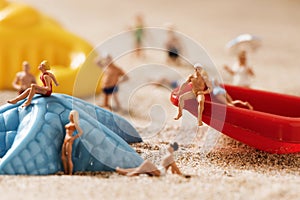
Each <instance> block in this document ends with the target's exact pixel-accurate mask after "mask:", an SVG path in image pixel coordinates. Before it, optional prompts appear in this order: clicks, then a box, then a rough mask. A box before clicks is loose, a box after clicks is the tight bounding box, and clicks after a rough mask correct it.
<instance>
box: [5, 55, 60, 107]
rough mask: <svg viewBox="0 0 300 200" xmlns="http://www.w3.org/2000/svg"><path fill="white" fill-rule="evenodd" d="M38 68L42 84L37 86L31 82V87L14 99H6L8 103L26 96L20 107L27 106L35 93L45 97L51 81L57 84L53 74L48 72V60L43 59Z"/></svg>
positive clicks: (49, 90)
mask: <svg viewBox="0 0 300 200" xmlns="http://www.w3.org/2000/svg"><path fill="white" fill-rule="evenodd" d="M38 69H39V70H40V71H41V73H42V74H41V76H40V79H41V81H42V82H43V86H39V85H37V84H31V87H30V88H28V89H26V90H25V91H24V92H23V93H22V94H20V95H19V96H17V97H16V98H14V99H11V100H8V101H7V102H8V103H11V104H16V103H17V102H18V101H20V100H22V99H25V98H26V97H27V100H26V101H25V102H24V103H23V104H22V107H26V106H29V105H30V103H31V100H32V98H33V96H34V95H35V94H41V95H43V96H45V97H48V96H50V95H51V93H52V81H53V82H54V83H55V85H56V86H58V82H57V80H56V78H55V76H54V75H53V74H52V73H50V72H48V70H50V65H49V63H48V61H46V60H44V61H42V62H41V64H40V65H39V67H38Z"/></svg>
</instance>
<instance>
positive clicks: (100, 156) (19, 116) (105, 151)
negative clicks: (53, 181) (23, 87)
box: [0, 94, 143, 175]
mask: <svg viewBox="0 0 300 200" xmlns="http://www.w3.org/2000/svg"><path fill="white" fill-rule="evenodd" d="M22 103H23V101H20V102H18V103H17V104H14V105H12V104H6V105H4V106H2V107H0V158H1V160H0V174H12V175H13V174H28V175H30V174H34V175H46V174H54V173H56V172H58V171H63V167H62V162H61V147H62V144H63V140H64V137H65V128H64V126H65V124H67V123H68V122H69V119H68V117H69V113H70V111H71V110H77V111H78V113H79V116H80V117H79V118H80V119H79V124H80V127H81V128H82V130H83V135H82V136H81V137H80V138H78V139H76V140H75V142H74V144H73V151H72V160H73V164H74V172H76V171H83V172H84V171H113V170H114V169H115V168H116V167H117V166H119V167H122V168H131V167H137V166H139V165H140V164H141V163H142V162H143V159H142V158H141V157H140V156H139V155H138V154H137V153H136V152H135V151H134V150H133V149H132V148H131V147H130V146H129V145H128V143H134V142H141V141H142V139H141V137H140V136H139V134H138V133H137V131H136V130H135V129H134V128H133V127H132V126H131V124H129V122H127V121H126V120H125V119H124V118H122V117H120V116H118V115H116V114H114V113H111V112H109V111H107V110H105V109H102V108H100V107H96V106H94V105H92V104H90V103H87V102H85V101H83V100H80V99H78V98H75V97H71V96H68V95H63V94H52V95H51V96H50V97H42V96H40V95H36V96H35V97H34V99H33V100H32V103H31V105H29V106H28V107H25V108H22V107H21V106H20V105H22Z"/></svg>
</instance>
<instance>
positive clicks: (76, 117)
mask: <svg viewBox="0 0 300 200" xmlns="http://www.w3.org/2000/svg"><path fill="white" fill-rule="evenodd" d="M69 120H70V121H71V122H74V123H78V121H79V113H78V112H77V111H76V110H71V111H70V114H69Z"/></svg>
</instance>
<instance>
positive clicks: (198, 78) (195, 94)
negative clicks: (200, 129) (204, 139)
mask: <svg viewBox="0 0 300 200" xmlns="http://www.w3.org/2000/svg"><path fill="white" fill-rule="evenodd" d="M194 68H195V73H194V74H192V75H190V76H189V77H188V79H187V81H186V82H184V83H183V84H182V85H181V86H180V87H179V90H178V92H177V93H175V95H177V96H178V95H179V99H178V100H179V102H178V115H177V117H175V118H174V119H175V120H178V119H179V118H180V117H181V116H182V109H183V107H184V101H185V100H188V99H196V100H197V102H198V125H199V126H202V124H203V123H202V112H203V110H204V101H205V96H204V95H205V94H209V93H210V92H211V89H210V88H211V86H210V83H209V81H208V76H207V73H206V72H205V71H204V70H203V68H202V66H201V64H199V63H197V64H195V65H194ZM189 83H192V91H188V92H186V93H184V94H181V92H182V90H183V89H184V88H185V87H186V86H187V85H188V84H189Z"/></svg>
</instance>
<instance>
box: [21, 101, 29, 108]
mask: <svg viewBox="0 0 300 200" xmlns="http://www.w3.org/2000/svg"><path fill="white" fill-rule="evenodd" d="M29 105H30V102H27V101H25V102H24V103H23V104H22V106H21V107H22V108H25V107H27V106H29Z"/></svg>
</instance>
